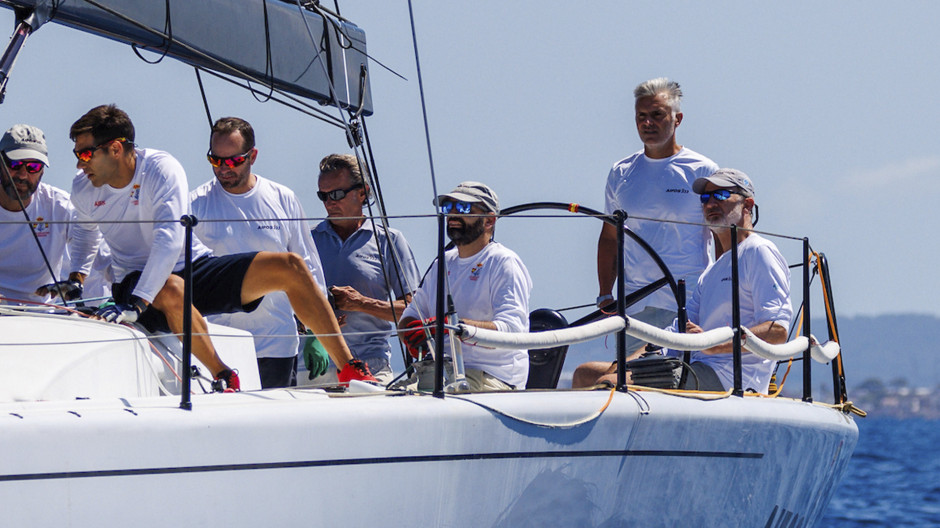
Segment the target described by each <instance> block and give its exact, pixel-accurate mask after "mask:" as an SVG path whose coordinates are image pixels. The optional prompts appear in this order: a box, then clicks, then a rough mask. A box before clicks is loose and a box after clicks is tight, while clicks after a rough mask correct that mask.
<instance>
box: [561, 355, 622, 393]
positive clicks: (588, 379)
mask: <svg viewBox="0 0 940 528" xmlns="http://www.w3.org/2000/svg"><path fill="white" fill-rule="evenodd" d="M608 374H614V379H615V383H616V374H617V365H616V364H614V365H611V364H610V362H609V361H589V362H587V363H582V364H581V365H579V366H578V368H576V369H575V370H574V376H572V378H571V387H572V388H575V389H581V388H584V387H593V386H594V385H597V383H598V382H599V381H600V379H601V377H602V376H604V375H608Z"/></svg>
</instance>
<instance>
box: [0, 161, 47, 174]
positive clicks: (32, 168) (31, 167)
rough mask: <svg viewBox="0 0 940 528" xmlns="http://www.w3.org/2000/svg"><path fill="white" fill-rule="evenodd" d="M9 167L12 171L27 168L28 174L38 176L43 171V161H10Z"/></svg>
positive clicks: (8, 162)
mask: <svg viewBox="0 0 940 528" xmlns="http://www.w3.org/2000/svg"><path fill="white" fill-rule="evenodd" d="M7 167H10V170H11V171H16V170H20V167H25V168H26V172H28V173H30V174H36V173H37V172H39V171H41V170H42V167H43V164H42V162H41V161H23V160H8V161H7Z"/></svg>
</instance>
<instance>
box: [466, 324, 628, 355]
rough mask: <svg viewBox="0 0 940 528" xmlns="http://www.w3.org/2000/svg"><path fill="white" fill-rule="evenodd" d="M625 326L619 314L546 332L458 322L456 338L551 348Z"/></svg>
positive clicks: (498, 345) (475, 342)
mask: <svg viewBox="0 0 940 528" xmlns="http://www.w3.org/2000/svg"><path fill="white" fill-rule="evenodd" d="M624 325H625V322H624V320H623V319H621V318H620V317H608V318H607V319H603V320H601V321H595V322H593V323H589V324H586V325H583V326H574V327H571V328H562V329H561V330H551V331H547V332H500V331H499V330H487V329H485V328H478V327H476V326H470V325H467V324H464V323H459V324H458V325H457V328H458V329H459V330H458V332H457V337H458V338H459V339H460V340H461V341H463V342H465V343H467V344H469V345H479V346H484V347H491V348H526V349H539V348H551V347H554V346H557V345H573V344H575V343H583V342H585V341H590V340H591V339H594V338H596V337H601V336H604V335H607V334H612V333H614V332H616V331H618V330H620V329H622V328H623V327H624Z"/></svg>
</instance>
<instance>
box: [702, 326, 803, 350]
mask: <svg viewBox="0 0 940 528" xmlns="http://www.w3.org/2000/svg"><path fill="white" fill-rule="evenodd" d="M748 330H750V331H751V332H752V333H753V334H754V335H755V336H757V337H759V338H761V339H762V340H764V341H766V342H768V343H770V344H772V345H779V344H780V343H784V342H786V340H787V329H786V328H784V327H783V326H781V325H779V324H777V323H776V322H774V321H764V322H763V323H760V324H757V325H754V326H752V327H750V328H749V329H748ZM686 332H688V333H690V334H699V333H701V332H702V329H701V328H700V327H699V326H698V325H696V324H695V323H692V322H689V323H686ZM732 346H733V343H731V342H728V343H724V344H721V345H718V346H713V347H711V348H708V349H705V350H702V353H703V354H709V355H714V354H730V353H731V352H732Z"/></svg>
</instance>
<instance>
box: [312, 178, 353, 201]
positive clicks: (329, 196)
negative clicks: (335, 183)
mask: <svg viewBox="0 0 940 528" xmlns="http://www.w3.org/2000/svg"><path fill="white" fill-rule="evenodd" d="M361 187H362V184H361V183H357V184H356V185H353V186H352V187H350V188H348V189H336V190H333V191H327V192H323V191H317V198H319V199H320V201H321V202H325V201H327V200H333V201H334V202H338V201H340V200H342V199H343V198H345V197H346V195H347V194H349V193H350V192H351V191H353V190H355V189H359V188H361Z"/></svg>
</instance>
